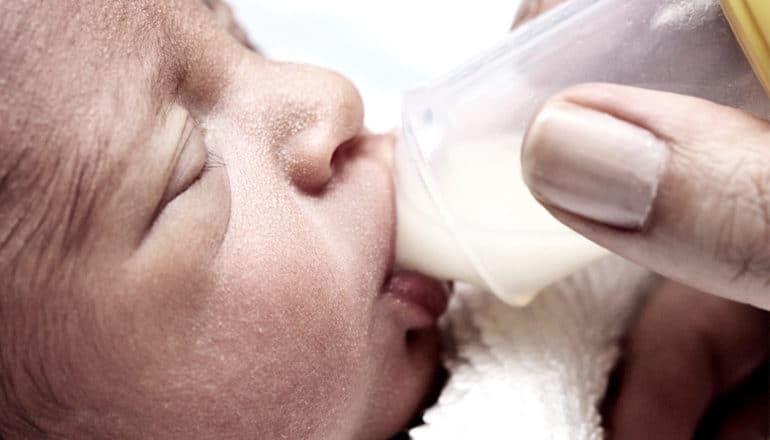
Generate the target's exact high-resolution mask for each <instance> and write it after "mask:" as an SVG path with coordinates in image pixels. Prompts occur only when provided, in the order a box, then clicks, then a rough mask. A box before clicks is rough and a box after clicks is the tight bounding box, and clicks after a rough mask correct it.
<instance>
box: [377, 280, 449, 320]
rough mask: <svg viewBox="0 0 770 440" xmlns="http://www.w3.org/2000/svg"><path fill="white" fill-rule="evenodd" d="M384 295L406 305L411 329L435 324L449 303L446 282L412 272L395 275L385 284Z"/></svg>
mask: <svg viewBox="0 0 770 440" xmlns="http://www.w3.org/2000/svg"><path fill="white" fill-rule="evenodd" d="M385 294H387V295H390V296H392V297H393V298H394V299H396V301H398V302H399V303H401V304H403V305H405V306H406V309H407V310H406V315H407V319H408V321H409V322H408V324H409V326H410V328H412V329H420V328H425V327H430V326H433V325H435V324H436V323H437V322H438V319H439V318H440V317H441V315H443V314H444V312H445V311H446V308H447V304H448V302H449V287H448V285H447V283H444V282H441V281H438V280H436V279H433V278H430V277H427V276H425V275H421V274H419V273H416V272H411V271H397V272H395V273H393V274H392V275H391V276H390V277H389V278H388V280H387V282H386V284H385Z"/></svg>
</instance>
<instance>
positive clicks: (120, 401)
mask: <svg viewBox="0 0 770 440" xmlns="http://www.w3.org/2000/svg"><path fill="white" fill-rule="evenodd" d="M229 16H230V15H229V11H228V10H227V9H226V8H225V7H223V5H221V4H220V3H219V2H215V1H206V2H202V1H201V0H177V1H166V2H151V1H136V2H117V1H115V2H108V1H102V2H100V1H94V0H86V1H81V0H78V1H74V0H73V1H70V0H63V1H56V2H46V3H45V5H43V4H37V3H33V2H29V1H18V2H16V1H13V2H10V1H9V2H3V3H2V4H0V41H3V42H4V43H3V46H4V47H3V49H2V51H0V92H1V93H2V97H3V99H2V101H3V102H2V104H0V151H2V159H0V245H2V247H0V323H1V324H0V378H2V383H1V385H2V387H0V390H2V391H3V392H2V393H0V434H1V435H0V436H2V437H3V438H9V439H10V438H47V437H48V436H50V437H51V438H104V439H107V438H122V439H131V438H137V439H146V438H163V439H174V438H180V439H182V438H184V439H187V438H199V439H201V438H216V439H226V438H232V439H244V438H318V439H331V438H333V439H344V438H367V439H375V438H386V437H388V436H390V435H392V434H393V433H395V432H397V431H398V430H399V429H401V428H402V427H403V426H404V425H405V424H406V423H407V422H408V421H409V419H410V418H411V416H412V415H413V414H414V413H415V412H416V410H417V409H418V407H419V405H420V404H421V402H422V400H423V396H424V395H425V393H426V391H427V390H428V389H429V388H430V386H431V382H432V380H433V377H434V376H435V371H436V368H437V365H438V362H437V353H438V338H437V337H436V332H435V329H433V328H432V327H431V326H426V325H425V324H424V319H423V320H420V319H417V318H415V317H414V313H412V312H411V311H409V310H405V309H404V305H403V304H401V303H400V302H398V301H396V300H394V299H393V298H391V297H390V296H389V295H387V294H383V291H384V290H385V289H384V287H383V285H384V284H385V283H386V279H387V276H388V274H389V271H390V268H391V260H392V243H393V228H394V207H393V206H394V205H393V200H392V199H393V194H392V188H391V174H390V173H391V171H390V164H389V158H388V157H389V154H390V150H391V148H392V139H390V138H389V137H387V136H373V135H369V134H366V133H364V132H363V131H362V118H363V109H362V103H361V100H360V97H359V95H358V93H357V91H356V89H355V88H354V87H353V86H352V85H351V84H350V82H348V81H347V80H346V79H344V78H342V77H340V76H339V75H337V74H334V73H331V72H328V71H324V70H322V69H318V68H314V67H309V66H303V65H294V64H287V63H279V62H275V61H270V60H267V59H265V58H263V57H262V56H260V55H258V54H257V53H255V52H253V51H252V50H250V47H249V46H248V45H244V34H243V33H242V32H240V31H239V30H238V28H237V27H236V26H234V25H233V23H231V22H230V21H229ZM407 334H409V337H408V338H407Z"/></svg>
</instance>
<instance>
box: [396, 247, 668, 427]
mask: <svg viewBox="0 0 770 440" xmlns="http://www.w3.org/2000/svg"><path fill="white" fill-rule="evenodd" d="M653 282H654V277H653V276H651V275H650V274H649V273H648V272H646V271H644V270H642V269H640V268H638V267H636V266H634V265H632V264H630V263H627V262H625V261H623V260H621V259H619V258H617V257H610V258H607V259H604V260H602V261H600V262H598V263H596V264H595V265H593V266H591V267H590V268H588V269H587V270H585V271H583V272H581V273H578V274H576V275H574V276H572V277H571V278H569V279H567V280H565V281H563V282H560V283H558V284H556V285H554V286H552V287H551V288H548V289H546V290H545V291H544V292H543V293H541V294H540V295H539V296H538V297H537V298H536V299H535V301H534V302H533V303H532V304H531V305H530V306H528V307H526V308H513V307H510V306H508V305H506V304H505V303H502V302H501V301H499V300H497V299H496V298H495V297H493V296H491V295H489V294H486V293H482V292H478V291H476V290H474V289H473V288H469V287H467V286H463V287H460V288H458V289H457V292H456V294H455V296H454V298H453V299H452V301H451V304H450V309H449V311H448V314H447V317H446V319H445V322H444V325H445V327H446V335H447V337H448V344H449V345H450V347H449V348H450V349H449V350H448V354H447V355H446V360H445V364H446V366H447V368H448V369H449V371H450V375H451V376H450V379H449V382H448V383H447V385H446V387H445V388H444V390H443V392H442V394H441V396H440V399H439V401H438V403H437V404H436V405H435V406H434V407H433V408H431V409H430V410H428V412H427V413H426V414H425V421H426V425H424V426H421V427H418V428H415V429H413V430H412V431H411V432H410V435H411V436H412V438H413V439H415V440H433V439H441V440H447V439H484V440H492V439H528V440H530V439H570V440H582V439H586V440H587V439H601V438H602V437H603V433H602V429H601V426H600V423H601V419H600V415H599V410H598V406H599V404H600V403H601V399H602V397H603V395H604V392H605V388H606V386H607V379H608V376H609V373H610V372H611V370H612V368H613V366H614V364H615V362H616V360H617V358H618V354H619V340H620V338H621V337H622V335H623V333H624V330H625V329H626V328H627V325H628V323H629V322H630V321H631V319H632V318H633V316H634V313H635V311H636V310H637V309H638V305H639V303H640V302H641V299H642V298H643V295H644V293H645V292H647V291H648V290H649V288H650V286H651V284H652V283H653Z"/></svg>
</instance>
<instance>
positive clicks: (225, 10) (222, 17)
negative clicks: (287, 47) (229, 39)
mask: <svg viewBox="0 0 770 440" xmlns="http://www.w3.org/2000/svg"><path fill="white" fill-rule="evenodd" d="M202 1H203V4H205V5H206V6H207V7H208V8H209V9H211V12H213V13H214V18H215V19H216V21H217V23H219V24H220V25H221V26H222V27H224V28H225V29H227V31H228V32H229V33H230V35H232V36H233V37H234V38H235V39H236V40H238V41H239V42H240V43H241V44H243V45H244V46H246V47H248V48H249V49H251V50H253V51H254V52H259V49H258V48H257V47H256V46H255V45H254V44H252V42H251V41H250V40H249V36H248V35H247V34H246V31H245V30H243V28H242V27H241V26H240V25H239V24H238V21H237V20H236V19H235V16H234V15H233V9H232V8H231V7H230V5H228V4H227V2H226V1H225V0H202Z"/></svg>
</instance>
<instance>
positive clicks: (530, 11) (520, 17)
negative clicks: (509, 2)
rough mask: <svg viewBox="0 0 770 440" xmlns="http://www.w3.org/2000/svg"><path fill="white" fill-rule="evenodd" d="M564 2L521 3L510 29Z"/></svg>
mask: <svg viewBox="0 0 770 440" xmlns="http://www.w3.org/2000/svg"><path fill="white" fill-rule="evenodd" d="M565 1H567V0H528V1H524V2H522V4H521V6H520V7H519V12H518V14H516V18H515V19H514V20H513V25H512V26H511V28H515V27H516V26H520V25H522V24H524V23H526V22H528V21H529V20H532V19H533V18H535V17H537V16H538V15H540V14H542V13H544V12H546V11H548V10H549V9H551V8H553V7H554V6H556V5H559V4H561V3H564V2H565Z"/></svg>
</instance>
